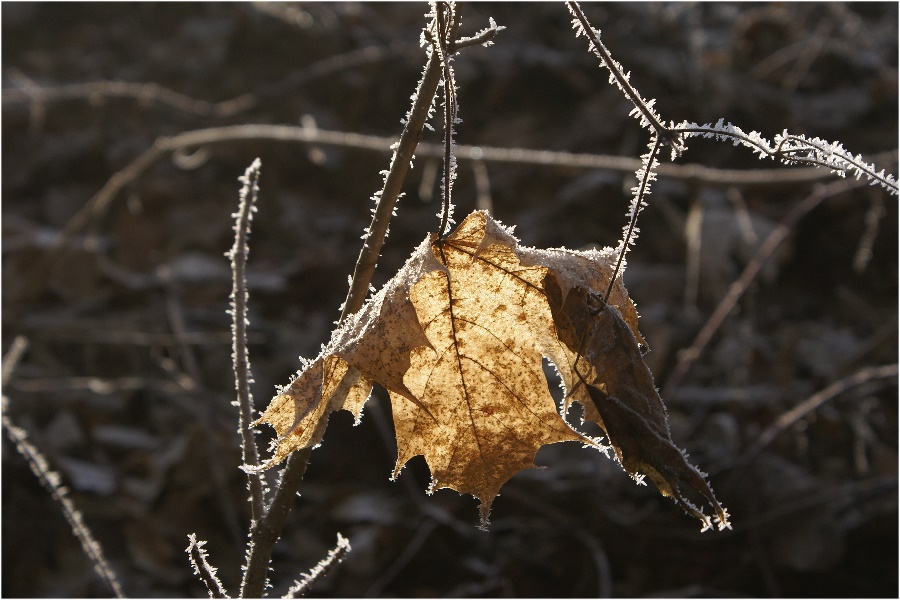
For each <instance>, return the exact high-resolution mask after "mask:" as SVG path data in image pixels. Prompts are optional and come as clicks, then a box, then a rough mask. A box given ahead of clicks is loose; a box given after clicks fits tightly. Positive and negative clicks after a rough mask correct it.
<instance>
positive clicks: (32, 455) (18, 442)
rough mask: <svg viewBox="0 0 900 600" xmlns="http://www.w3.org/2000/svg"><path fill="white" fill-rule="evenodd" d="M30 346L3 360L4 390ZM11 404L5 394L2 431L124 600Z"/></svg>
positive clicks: (16, 346) (17, 345)
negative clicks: (15, 417) (11, 413)
mask: <svg viewBox="0 0 900 600" xmlns="http://www.w3.org/2000/svg"><path fill="white" fill-rule="evenodd" d="M27 346H28V342H27V340H26V339H25V338H23V337H21V336H20V337H17V338H16V340H15V341H14V342H13V344H12V346H11V348H10V349H9V351H8V352H7V353H6V356H4V357H3V375H2V383H3V385H4V387H5V386H6V384H7V383H8V382H9V379H10V377H12V373H13V371H14V370H15V368H16V366H17V364H18V362H19V360H20V359H21V358H22V355H23V353H24V352H25V349H26V348H27ZM8 403H9V400H8V398H7V397H6V395H5V394H4V395H3V397H2V399H0V411H2V422H3V428H4V429H6V433H7V435H9V438H10V439H11V440H12V442H13V444H15V446H16V450H18V451H19V454H21V455H22V456H23V457H24V458H25V461H26V462H27V463H28V466H29V467H30V468H31V472H32V473H34V474H35V476H36V477H37V478H38V480H39V481H40V482H41V484H42V485H43V486H44V488H45V489H46V490H47V491H48V492H49V493H50V496H51V497H52V498H53V499H54V500H55V501H56V502H57V503H58V504H59V506H60V509H61V510H62V513H63V516H64V517H65V519H66V521H67V522H68V523H69V527H70V528H71V529H72V533H73V534H75V537H76V538H77V539H78V541H79V543H80V544H81V549H82V550H83V551H84V553H85V554H86V555H87V556H88V558H89V559H90V561H91V563H92V564H93V566H94V571H95V572H96V573H97V574H98V575H99V576H100V578H101V579H102V580H103V581H104V583H106V585H107V586H109V589H110V590H112V593H113V594H114V595H115V596H116V597H117V598H124V597H125V594H124V592H123V591H122V585H121V584H120V583H119V579H118V577H116V574H115V571H113V569H112V567H110V566H109V563H108V562H107V561H106V557H105V556H104V555H103V548H102V547H101V546H100V542H98V541H97V540H96V538H94V535H93V534H92V533H91V530H90V529H88V526H87V525H85V524H84V521H83V520H82V518H81V513H80V512H78V509H77V508H75V504H74V503H73V502H72V499H71V498H69V492H68V490H67V489H66V488H65V487H63V485H62V482H61V480H60V477H59V474H57V473H55V472H53V471H51V470H50V466H49V465H48V463H47V459H46V458H45V457H44V455H43V454H42V453H41V452H40V450H38V449H37V447H35V446H34V445H33V444H32V443H31V442H29V441H28V434H27V433H25V430H24V429H20V428H19V427H16V425H15V424H14V423H13V422H12V420H11V419H10V418H9V414H8V406H7V405H8Z"/></svg>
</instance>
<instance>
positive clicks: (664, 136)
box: [566, 2, 675, 148]
mask: <svg viewBox="0 0 900 600" xmlns="http://www.w3.org/2000/svg"><path fill="white" fill-rule="evenodd" d="M566 6H567V7H569V12H571V13H572V15H573V16H574V17H575V19H574V20H573V25H575V28H576V36H577V35H581V34H584V35H585V36H587V38H588V40H589V41H590V50H591V51H592V52H594V53H595V54H597V56H599V57H600V65H601V66H603V67H606V68H607V69H609V73H610V75H609V78H610V80H611V82H612V81H614V82H615V83H616V85H617V86H619V89H620V90H622V92H623V93H624V94H625V96H626V97H627V98H628V99H629V100H631V103H632V104H634V111H632V112H633V113H635V114H638V115H640V116H641V126H643V127H648V128H651V132H652V133H654V134H655V135H656V136H657V137H659V138H660V139H661V140H662V141H664V142H666V143H669V142H670V135H669V134H670V130H669V128H668V127H666V126H665V125H663V123H662V117H660V116H659V114H657V113H656V111H654V110H653V103H654V101H653V100H650V101H647V100H644V99H643V98H642V97H641V95H640V93H638V91H637V90H636V89H634V86H632V85H631V82H630V81H629V80H630V79H631V74H630V73H627V74H626V73H624V69H622V65H620V64H619V63H618V62H617V61H616V60H614V59H613V57H612V56H610V54H609V50H607V48H606V46H604V45H603V42H601V41H600V37H599V31H597V30H595V29H594V28H593V27H592V26H591V24H590V22H589V21H588V20H587V17H586V16H585V15H584V12H583V11H582V10H581V6H579V5H578V2H566ZM674 147H675V145H674V144H673V148H674Z"/></svg>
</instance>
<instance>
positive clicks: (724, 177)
mask: <svg viewBox="0 0 900 600" xmlns="http://www.w3.org/2000/svg"><path fill="white" fill-rule="evenodd" d="M497 29H498V30H499V29H501V28H500V27H498V28H497ZM436 79H437V80H438V81H439V79H440V74H439V73H438V74H437V75H436ZM429 87H430V85H429ZM435 89H436V85H435ZM423 123H424V119H423ZM247 140H266V141H276V142H293V143H309V144H320V145H323V146H338V147H344V148H356V149H359V150H369V151H373V152H390V151H391V147H392V144H393V143H394V140H393V139H392V138H387V137H381V136H374V135H362V134H358V133H347V132H342V131H328V130H323V129H312V128H308V127H297V126H292V125H234V126H228V127H213V128H209V129H198V130H195V131H187V132H184V133H181V134H178V135H175V136H171V137H160V138H157V140H156V141H155V142H154V144H153V145H152V146H151V147H150V148H148V149H147V150H146V151H145V152H143V153H142V154H141V155H140V156H138V157H137V158H136V159H135V160H134V161H132V162H131V163H130V164H129V165H127V166H125V167H124V168H123V169H122V170H120V171H118V172H117V173H115V174H114V175H113V176H112V177H110V179H109V180H107V182H106V183H105V184H104V185H103V187H102V188H101V189H100V191H98V192H97V193H96V194H95V195H94V196H93V197H92V198H91V199H90V200H88V202H87V203H86V204H85V205H84V206H83V207H82V208H81V209H80V210H79V211H78V212H77V213H75V215H74V216H73V217H72V218H71V219H70V220H69V221H68V223H66V226H65V227H64V228H63V229H62V230H61V231H60V232H59V234H58V235H57V236H56V238H55V239H54V241H53V243H52V245H51V246H50V249H49V250H48V251H47V254H46V255H45V258H44V261H43V263H42V265H41V266H39V267H37V268H36V270H37V271H39V272H40V275H38V274H36V273H35V274H33V275H32V281H34V282H35V284H34V285H35V288H37V289H40V288H41V287H42V286H43V282H44V281H45V279H46V276H47V273H48V272H49V267H50V265H51V264H53V263H54V262H55V261H56V259H57V258H58V256H59V254H60V253H61V251H62V250H63V249H65V247H66V246H67V244H68V243H69V242H70V241H71V240H72V239H73V238H74V236H75V235H77V234H78V232H80V231H81V230H83V229H84V228H85V227H86V226H87V224H88V223H90V222H91V221H92V220H96V219H100V218H101V217H102V216H103V215H105V214H106V212H107V211H108V210H109V207H110V205H111V203H112V201H113V200H114V199H115V198H116V197H117V195H118V194H119V192H121V191H122V189H124V188H125V187H126V186H127V185H130V184H131V183H133V182H134V181H135V180H137V179H138V178H139V177H140V176H141V175H143V174H144V173H145V172H146V171H147V170H148V169H149V168H150V167H151V166H153V165H154V164H155V163H156V162H158V161H159V160H161V159H162V158H164V157H165V156H166V155H168V154H170V153H172V152H175V151H176V150H181V149H186V148H194V147H197V146H205V145H213V144H227V143H233V142H240V141H247ZM410 143H411V142H410V141H409V140H407V141H406V143H404V142H403V139H402V138H401V147H400V148H398V150H397V152H398V153H399V152H400V151H401V148H402V152H403V155H404V156H406V154H407V152H409V155H410V156H412V153H411V151H409V150H408V146H409V144H410ZM413 149H414V150H415V151H416V154H417V155H419V156H429V157H440V156H442V155H443V148H442V146H441V145H439V144H430V143H422V144H418V145H417V146H414V148H413ZM456 151H457V157H458V158H459V159H461V160H473V161H485V162H499V163H510V164H525V165H544V166H554V167H562V168H577V169H605V170H609V171H615V172H620V173H629V172H632V173H633V172H634V171H635V170H636V169H638V168H640V165H641V161H640V159H636V158H630V157H623V156H609V155H602V154H576V153H571V152H553V151H549V150H527V149H522V148H497V147H492V146H469V145H458V146H457V147H456ZM874 160H878V161H880V160H884V161H889V160H890V161H894V160H896V151H894V152H891V153H885V154H881V155H878V156H877V157H875V158H874ZM395 161H396V157H395ZM398 168H399V167H398ZM657 172H658V174H659V175H660V176H661V177H670V178H673V179H679V180H683V181H686V182H689V183H694V184H704V185H710V186H718V187H725V186H732V185H737V186H744V187H776V186H784V185H792V184H794V185H798V184H799V185H803V184H809V183H814V182H816V181H821V180H824V179H829V178H830V177H832V175H831V174H829V173H827V172H825V171H822V170H821V169H815V168H807V169H793V170H792V169H754V170H729V169H712V168H709V167H704V166H702V165H675V164H662V165H660V166H659V167H658V168H657ZM386 183H387V182H386ZM390 183H391V185H390V187H388V186H387V185H386V186H385V189H386V190H388V189H389V190H391V191H392V190H394V189H397V190H398V193H399V187H398V186H397V185H396V181H391V182H390ZM382 193H384V192H382ZM373 222H374V219H373ZM370 228H371V226H370ZM370 254H371V253H370Z"/></svg>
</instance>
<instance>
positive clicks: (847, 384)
mask: <svg viewBox="0 0 900 600" xmlns="http://www.w3.org/2000/svg"><path fill="white" fill-rule="evenodd" d="M897 373H898V367H897V365H895V364H894V365H883V366H880V367H866V368H864V369H860V370H859V371H857V372H856V373H854V374H853V375H851V376H849V377H845V378H844V379H841V380H838V381H835V382H834V383H832V384H831V385H829V386H828V387H826V388H825V389H823V390H821V391H819V392H816V393H815V394H813V395H812V396H810V397H809V398H807V399H806V400H804V401H803V402H801V403H800V404H798V405H797V406H795V407H794V408H792V409H791V410H789V411H787V412H786V413H783V414H782V415H781V416H779V417H778V418H777V419H776V420H775V422H774V423H772V424H771V425H769V426H768V427H766V429H765V430H763V432H762V433H761V434H760V435H759V437H758V438H757V439H756V442H754V443H753V445H752V446H751V447H750V449H749V450H748V451H747V453H746V454H745V455H744V457H743V458H742V460H741V462H742V464H748V463H749V462H751V461H752V460H753V459H755V458H756V457H757V456H759V453H760V452H762V451H763V450H765V449H766V448H767V447H768V446H769V445H770V444H771V443H772V442H774V441H775V439H776V438H777V437H778V436H779V435H781V434H782V433H784V432H785V431H787V430H788V429H789V428H790V427H791V426H792V425H794V424H795V423H797V422H798V421H799V420H800V419H802V418H804V417H806V415H808V414H809V413H811V412H813V411H814V410H816V409H817V408H819V407H820V406H822V405H823V404H825V403H826V402H828V401H829V400H831V399H832V398H834V397H836V396H838V395H840V394H843V393H844V392H846V391H847V390H850V389H852V388H855V387H859V386H861V385H863V384H864V383H868V382H870V381H876V380H878V379H895V378H896V377H897Z"/></svg>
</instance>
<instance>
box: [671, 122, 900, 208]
mask: <svg viewBox="0 0 900 600" xmlns="http://www.w3.org/2000/svg"><path fill="white" fill-rule="evenodd" d="M672 131H673V132H675V133H678V134H681V135H683V136H686V137H690V136H702V137H705V138H711V139H716V140H719V141H731V142H733V143H734V144H735V145H738V144H741V145H744V146H747V147H748V148H750V149H751V150H753V151H754V152H755V153H757V154H758V155H759V157H760V158H772V159H776V160H780V161H781V162H783V163H785V164H792V165H811V166H814V167H821V168H825V169H830V170H831V171H832V172H833V173H835V174H837V175H839V176H841V177H846V176H847V175H853V176H855V177H856V178H857V179H859V178H861V177H865V178H866V179H868V180H869V181H870V182H871V183H872V185H880V186H881V187H883V188H884V189H886V190H887V191H888V192H889V193H890V194H893V195H895V196H896V195H898V194H900V188H898V185H897V178H896V176H894V175H893V174H891V173H887V172H885V170H884V169H882V170H881V171H877V170H876V169H875V165H874V164H870V163H868V162H866V161H865V160H863V158H862V156H860V155H854V154H852V153H850V152H848V151H847V150H845V149H844V147H843V145H842V144H841V143H840V142H827V141H825V140H822V139H820V138H817V137H812V138H808V137H806V136H803V135H795V134H790V133H788V132H787V131H784V132H782V133H781V134H779V135H777V136H775V138H774V141H773V142H769V141H768V140H767V139H765V138H764V137H762V135H760V133H759V132H757V131H751V132H750V133H746V132H744V131H743V130H742V129H741V128H740V127H738V126H736V125H733V124H732V123H725V122H724V119H719V120H718V121H717V122H716V123H715V124H712V123H707V124H705V125H698V124H697V123H689V122H687V121H684V122H682V123H680V124H678V125H676V126H674V127H673V128H672Z"/></svg>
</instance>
